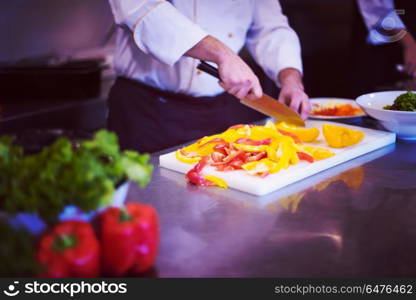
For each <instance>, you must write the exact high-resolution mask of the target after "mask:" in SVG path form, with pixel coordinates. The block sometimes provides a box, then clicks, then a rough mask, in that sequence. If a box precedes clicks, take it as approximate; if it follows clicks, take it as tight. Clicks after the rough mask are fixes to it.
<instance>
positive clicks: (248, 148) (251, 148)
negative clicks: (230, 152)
mask: <svg viewBox="0 0 416 300" xmlns="http://www.w3.org/2000/svg"><path fill="white" fill-rule="evenodd" d="M234 146H235V147H236V148H237V149H241V150H244V151H246V152H262V151H267V149H268V148H269V146H266V145H260V146H253V145H243V144H234Z"/></svg>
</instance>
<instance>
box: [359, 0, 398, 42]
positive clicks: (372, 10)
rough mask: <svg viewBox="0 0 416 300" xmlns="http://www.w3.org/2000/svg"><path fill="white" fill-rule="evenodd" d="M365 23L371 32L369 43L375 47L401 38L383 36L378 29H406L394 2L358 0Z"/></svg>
mask: <svg viewBox="0 0 416 300" xmlns="http://www.w3.org/2000/svg"><path fill="white" fill-rule="evenodd" d="M357 1H358V7H359V8H360V12H361V15H362V16H363V19H364V23H365V24H366V26H367V29H368V31H369V33H368V38H367V41H368V42H369V43H370V44H373V45H381V44H385V43H389V42H395V41H397V38H400V36H386V35H383V34H381V33H380V32H379V31H378V30H377V28H379V27H384V29H389V30H392V29H406V26H405V25H404V24H403V21H402V20H401V19H400V16H399V14H398V12H400V13H405V12H404V11H403V12H402V11H400V10H396V8H395V6H394V1H393V0H357Z"/></svg>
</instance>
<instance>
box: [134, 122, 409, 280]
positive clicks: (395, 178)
mask: <svg viewBox="0 0 416 300" xmlns="http://www.w3.org/2000/svg"><path fill="white" fill-rule="evenodd" d="M360 122H362V124H358V125H361V126H367V127H377V125H375V123H373V122H372V121H371V120H369V119H367V118H364V120H363V121H360ZM169 150H171V149H169ZM169 150H166V151H165V152H168V151H169ZM152 162H153V163H154V164H155V166H158V155H154V156H153V157H152ZM128 201H141V202H147V203H151V204H153V205H154V206H155V207H156V208H157V210H158V212H159V216H160V222H161V247H160V251H159V256H158V260H157V265H156V268H155V269H154V270H153V272H151V275H150V276H160V277H415V276H416V259H415V257H414V253H416V142H405V141H398V142H397V143H396V144H395V145H390V146H387V147H385V148H382V149H379V150H377V151H374V152H371V153H369V154H366V155H364V156H361V157H358V158H356V159H354V160H351V161H349V162H346V163H344V164H341V165H338V166H336V167H334V168H331V169H329V170H326V171H324V172H321V173H319V174H317V175H315V176H312V177H310V178H307V179H305V180H303V181H300V182H298V183H295V184H292V185H290V186H288V187H286V188H283V189H280V190H278V191H276V192H274V193H272V194H269V195H266V196H263V197H256V196H252V195H249V194H246V193H242V192H239V191H236V190H232V189H228V190H221V189H218V188H212V187H206V188H204V187H202V188H201V187H195V186H191V185H188V184H187V183H186V180H185V178H184V175H183V174H180V173H176V172H174V171H170V170H166V169H162V168H159V167H156V168H155V172H154V175H153V180H152V182H151V183H150V184H149V185H148V186H147V187H146V188H145V189H139V188H138V187H136V186H134V185H132V184H131V188H130V192H129V195H128Z"/></svg>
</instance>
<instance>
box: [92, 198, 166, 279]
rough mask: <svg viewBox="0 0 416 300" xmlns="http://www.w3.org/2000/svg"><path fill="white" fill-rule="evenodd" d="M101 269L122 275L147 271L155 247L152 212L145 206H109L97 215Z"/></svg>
mask: <svg viewBox="0 0 416 300" xmlns="http://www.w3.org/2000/svg"><path fill="white" fill-rule="evenodd" d="M99 220H100V238H101V243H102V247H103V249H102V251H103V266H104V270H105V271H106V273H107V274H109V275H113V276H122V275H125V274H127V273H129V272H132V273H141V272H144V271H146V270H148V269H149V268H151V267H152V266H153V264H154V262H155V259H156V254H157V250H158V247H159V222H158V217H157V213H156V210H155V209H154V208H153V206H151V205H148V204H140V203H137V202H130V203H127V204H126V206H125V207H124V208H118V207H109V208H107V209H106V210H105V211H104V212H103V213H101V215H100V219H99Z"/></svg>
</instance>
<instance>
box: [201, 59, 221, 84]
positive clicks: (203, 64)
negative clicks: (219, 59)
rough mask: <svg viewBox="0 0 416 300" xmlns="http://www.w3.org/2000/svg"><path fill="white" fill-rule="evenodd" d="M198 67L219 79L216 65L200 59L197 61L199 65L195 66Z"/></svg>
mask: <svg viewBox="0 0 416 300" xmlns="http://www.w3.org/2000/svg"><path fill="white" fill-rule="evenodd" d="M197 68H198V69H200V70H201V71H204V72H205V73H208V74H209V75H212V76H214V77H216V78H217V79H220V80H221V78H220V73H219V72H218V69H217V68H216V67H213V66H211V65H210V64H208V63H206V62H205V61H203V60H201V61H200V62H199V65H198V66H197Z"/></svg>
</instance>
